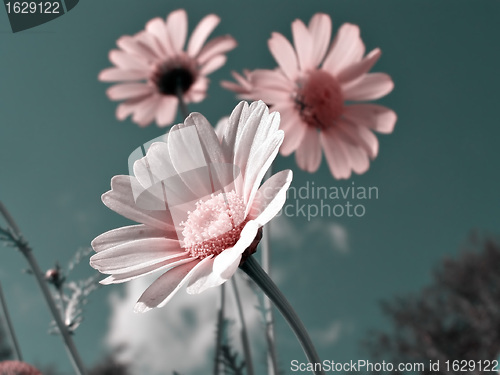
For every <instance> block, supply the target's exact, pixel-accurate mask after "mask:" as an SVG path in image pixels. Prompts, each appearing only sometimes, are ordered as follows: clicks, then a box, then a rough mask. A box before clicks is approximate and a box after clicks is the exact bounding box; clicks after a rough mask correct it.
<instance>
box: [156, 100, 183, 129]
mask: <svg viewBox="0 0 500 375" xmlns="http://www.w3.org/2000/svg"><path fill="white" fill-rule="evenodd" d="M177 104H178V99H177V98H176V97H175V96H170V95H165V96H163V97H162V98H161V101H160V103H159V104H158V109H157V111H156V123H157V124H158V126H159V127H161V128H163V127H165V126H167V125H170V124H172V122H173V121H174V120H175V115H176V114H177Z"/></svg>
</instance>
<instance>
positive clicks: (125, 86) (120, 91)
mask: <svg viewBox="0 0 500 375" xmlns="http://www.w3.org/2000/svg"><path fill="white" fill-rule="evenodd" d="M153 91H154V89H153V87H151V86H150V85H148V84H145V83H121V84H118V85H114V86H111V87H110V88H109V89H108V90H107V91H106V94H108V97H109V98H110V99H111V100H123V99H130V98H138V97H143V96H146V95H150V94H152V93H153Z"/></svg>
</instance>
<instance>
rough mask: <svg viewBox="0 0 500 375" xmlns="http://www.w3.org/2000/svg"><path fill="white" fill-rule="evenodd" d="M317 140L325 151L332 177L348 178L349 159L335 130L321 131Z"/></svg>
mask: <svg viewBox="0 0 500 375" xmlns="http://www.w3.org/2000/svg"><path fill="white" fill-rule="evenodd" d="M319 140H320V143H321V146H322V147H323V150H324V151H325V157H326V161H327V162H328V166H329V167H330V172H331V173H332V175H333V177H335V178H336V179H343V178H349V177H350V176H351V169H350V166H349V159H348V156H347V154H346V151H345V150H344V147H342V141H341V140H340V138H339V137H338V135H337V134H336V133H335V131H322V132H321V133H320V135H319Z"/></svg>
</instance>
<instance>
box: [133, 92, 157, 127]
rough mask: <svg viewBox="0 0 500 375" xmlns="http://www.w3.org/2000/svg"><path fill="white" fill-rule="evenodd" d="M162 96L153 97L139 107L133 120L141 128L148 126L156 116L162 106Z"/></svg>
mask: <svg viewBox="0 0 500 375" xmlns="http://www.w3.org/2000/svg"><path fill="white" fill-rule="evenodd" d="M161 98H162V97H161V96H160V95H158V94H156V95H151V97H150V98H149V100H148V101H145V102H143V104H142V105H140V106H137V108H136V109H135V111H134V115H133V116H132V120H133V121H134V122H135V123H136V124H138V125H139V126H141V127H144V126H148V125H149V124H151V122H152V121H153V120H154V118H155V116H156V110H157V108H158V105H159V104H160V100H161Z"/></svg>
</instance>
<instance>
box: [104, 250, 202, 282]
mask: <svg viewBox="0 0 500 375" xmlns="http://www.w3.org/2000/svg"><path fill="white" fill-rule="evenodd" d="M193 260H194V258H191V257H189V256H188V255H179V256H177V257H173V258H172V259H168V260H165V261H163V262H160V263H157V264H153V265H151V266H146V267H141V268H137V269H135V270H133V271H129V272H124V273H120V274H114V275H110V276H108V277H106V278H105V279H103V280H101V281H99V284H101V285H109V284H121V283H124V282H126V281H130V280H133V279H136V278H138V277H142V276H146V275H150V274H152V273H155V272H159V271H162V270H165V269H166V268H174V267H177V266H180V265H181V264H186V263H189V262H192V261H193Z"/></svg>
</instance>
